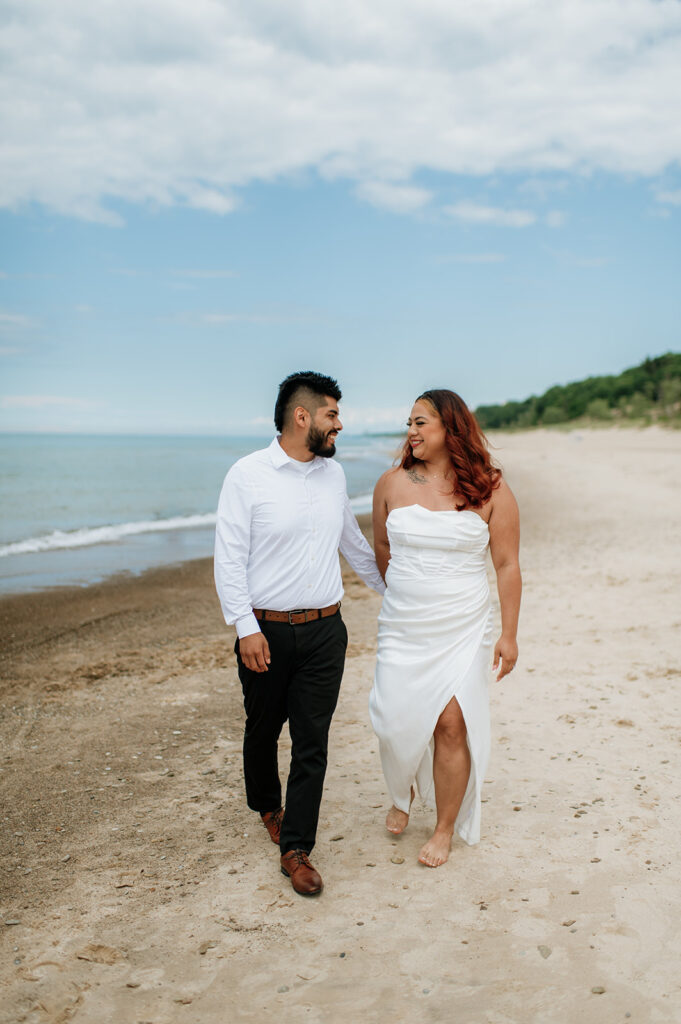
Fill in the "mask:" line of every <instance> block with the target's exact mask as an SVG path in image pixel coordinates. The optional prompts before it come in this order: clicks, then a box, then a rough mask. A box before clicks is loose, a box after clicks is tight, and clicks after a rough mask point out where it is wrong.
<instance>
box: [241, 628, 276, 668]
mask: <svg viewBox="0 0 681 1024" xmlns="http://www.w3.org/2000/svg"><path fill="white" fill-rule="evenodd" d="M239 654H240V655H241V660H242V661H243V663H244V665H245V666H246V668H248V669H250V670H251V672H267V666H268V665H269V663H270V647H269V644H268V643H267V640H266V639H265V637H264V636H263V634H262V633H251V634H250V635H249V636H244V637H242V638H241V640H239Z"/></svg>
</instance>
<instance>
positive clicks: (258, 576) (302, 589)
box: [215, 437, 385, 637]
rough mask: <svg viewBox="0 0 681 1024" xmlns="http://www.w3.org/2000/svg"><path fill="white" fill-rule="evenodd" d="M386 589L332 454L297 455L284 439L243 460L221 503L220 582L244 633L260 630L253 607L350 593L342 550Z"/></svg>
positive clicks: (285, 606)
mask: <svg viewBox="0 0 681 1024" xmlns="http://www.w3.org/2000/svg"><path fill="white" fill-rule="evenodd" d="M339 548H340V550H341V552H342V553H343V555H344V556H345V558H347V560H348V562H349V563H350V565H351V566H352V568H353V569H354V570H355V572H356V573H357V575H358V576H359V577H360V578H361V579H362V580H364V582H365V583H366V584H368V585H369V586H370V587H373V589H374V590H376V591H378V593H379V594H382V593H383V592H384V590H385V584H384V583H383V579H382V578H381V574H380V573H379V571H378V568H377V566H376V559H375V558H374V554H373V551H372V550H371V548H370V547H369V544H368V543H367V541H366V539H365V537H364V535H363V534H362V531H361V530H360V528H359V525H358V523H357V520H356V519H355V516H354V514H353V512H352V509H351V508H350V502H349V500H348V494H347V489H346V485H345V473H344V472H343V469H342V467H341V466H340V465H339V464H338V463H337V462H334V461H333V459H324V458H321V457H320V456H315V458H314V459H312V460H311V461H310V462H298V461H297V460H296V459H292V458H290V457H289V456H288V455H287V454H286V452H285V451H284V450H283V448H282V447H281V445H280V444H279V441H278V439H277V438H276V437H275V439H274V440H273V441H272V444H271V445H270V446H269V448H264V449H262V450H261V451H257V452H253V453H252V454H251V455H247V456H246V457H245V458H243V459H239V461H238V462H236V463H235V464H234V465H233V466H232V468H231V469H230V471H229V472H228V474H227V476H226V477H225V482H224V484H223V487H222V492H221V494H220V502H219V504H218V514H217V526H216V530H215V585H216V587H217V591H218V596H219V598H220V604H221V605H222V611H223V614H224V616H225V621H226V622H227V624H228V625H232V624H235V625H236V631H237V636H239V637H244V636H249V634H251V633H257V632H259V631H260V627H259V625H258V620H257V619H256V617H255V615H254V614H253V609H254V608H269V609H271V610H273V611H279V612H288V611H293V610H294V609H295V608H326V607H327V606H328V605H331V604H335V603H336V601H340V599H341V598H342V596H343V583H342V580H341V571H340V564H339V561H338V550H339Z"/></svg>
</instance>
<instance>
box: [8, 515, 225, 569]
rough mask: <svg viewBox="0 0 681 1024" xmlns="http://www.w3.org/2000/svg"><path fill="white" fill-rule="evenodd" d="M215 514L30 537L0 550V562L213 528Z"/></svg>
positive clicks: (87, 528) (83, 528) (119, 524)
mask: <svg viewBox="0 0 681 1024" xmlns="http://www.w3.org/2000/svg"><path fill="white" fill-rule="evenodd" d="M215 520H216V516H215V513H214V512H211V513H207V514H205V515H193V516H171V517H170V518H169V519H149V520H142V521H141V522H137V523H118V524H116V525H115V526H96V527H81V529H79V530H68V531H65V530H54V532H53V533H48V534H45V535H44V536H42V537H29V538H28V539H27V540H20V541H15V542H14V543H13V544H3V545H1V546H0V558H5V557H6V556H7V555H28V554H31V553H35V552H36V551H57V550H59V549H60V548H84V547H89V546H90V545H92V544H111V543H115V542H116V541H118V540H122V539H123V538H124V537H133V536H135V535H136V534H140V533H162V532H165V531H167V530H189V529H192V528H193V527H197V526H215Z"/></svg>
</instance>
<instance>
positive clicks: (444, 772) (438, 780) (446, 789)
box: [419, 697, 471, 868]
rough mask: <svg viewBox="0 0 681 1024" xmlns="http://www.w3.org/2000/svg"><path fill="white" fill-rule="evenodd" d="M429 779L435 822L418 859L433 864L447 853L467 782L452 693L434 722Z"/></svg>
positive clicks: (467, 759) (467, 763)
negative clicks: (431, 770)
mask: <svg viewBox="0 0 681 1024" xmlns="http://www.w3.org/2000/svg"><path fill="white" fill-rule="evenodd" d="M434 738H435V752H434V755H433V780H434V782H435V806H436V807H437V823H436V825H435V831H434V832H433V835H432V836H431V838H430V839H429V840H428V842H427V843H426V844H425V845H424V846H423V847H422V849H421V852H420V853H419V860H420V862H421V863H422V864H425V865H426V866H427V867H429V868H437V867H439V866H440V865H441V864H444V863H445V861H446V860H447V858H448V857H449V847H450V844H451V841H452V835H453V833H454V822H455V821H456V816H457V814H458V813H459V808H460V807H461V801H462V800H463V798H464V794H465V792H466V786H467V785H468V776H469V775H470V771H471V755H470V751H469V750H468V743H467V741H466V722H465V721H464V717H463V713H462V711H461V708H460V707H459V702H458V701H457V699H456V697H452V699H451V700H450V702H449V704H448V705H447V707H446V708H445V709H444V711H443V712H442V714H441V715H440V717H439V718H438V721H437V725H436V726H435V733H434Z"/></svg>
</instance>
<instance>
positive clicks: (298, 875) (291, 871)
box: [281, 850, 324, 896]
mask: <svg viewBox="0 0 681 1024" xmlns="http://www.w3.org/2000/svg"><path fill="white" fill-rule="evenodd" d="M281 873H282V875H286V876H287V877H288V878H290V879H291V885H292V886H293V888H294V889H295V891H296V892H297V893H299V894H300V895H301V896H317V895H319V893H320V892H321V891H322V889H323V888H324V883H323V882H322V876H321V875H320V874H319V872H318V871H315V869H314V868H313V867H312V865H311V864H310V861H309V860H308V857H307V854H306V853H305V850H289V851H288V853H285V854H284V856H283V857H282V858H281Z"/></svg>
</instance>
